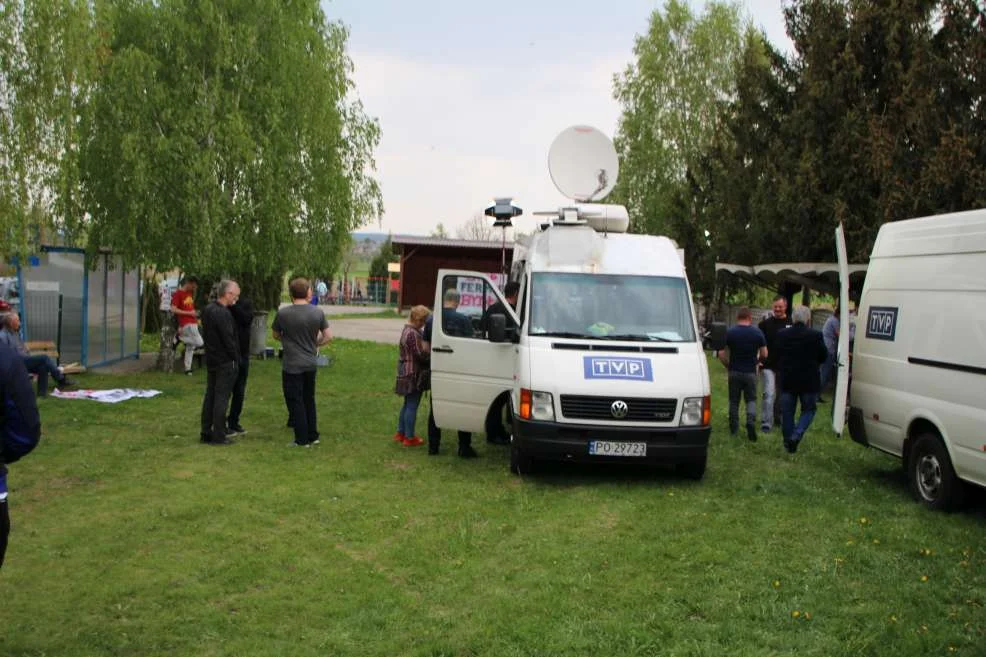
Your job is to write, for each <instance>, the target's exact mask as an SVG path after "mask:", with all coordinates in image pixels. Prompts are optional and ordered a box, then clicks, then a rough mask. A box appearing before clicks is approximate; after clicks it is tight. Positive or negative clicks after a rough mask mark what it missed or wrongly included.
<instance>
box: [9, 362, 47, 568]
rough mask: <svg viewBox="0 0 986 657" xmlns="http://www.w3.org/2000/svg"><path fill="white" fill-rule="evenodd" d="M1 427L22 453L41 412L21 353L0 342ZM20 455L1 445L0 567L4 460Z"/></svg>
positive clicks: (37, 435)
mask: <svg viewBox="0 0 986 657" xmlns="http://www.w3.org/2000/svg"><path fill="white" fill-rule="evenodd" d="M0 431H4V432H6V431H12V432H16V433H17V434H18V440H19V442H21V443H22V444H23V445H24V450H22V451H21V453H24V452H26V451H27V450H30V449H33V446H34V445H36V444H37V442H38V441H39V440H40V439H41V416H40V415H39V414H38V404H37V401H36V400H35V398H34V391H33V390H32V389H31V378H30V377H29V376H28V374H27V368H26V367H25V366H24V361H23V360H22V359H21V357H20V355H19V354H18V353H17V352H16V351H14V350H13V349H11V348H10V347H8V346H7V345H4V344H0ZM19 456H20V454H10V455H7V454H4V453H3V450H2V449H0V567H3V557H4V555H5V554H6V553H7V537H8V536H9V535H10V511H9V509H8V508H7V507H8V503H7V465H6V463H7V461H11V462H13V460H15V459H16V458H18V457H19Z"/></svg>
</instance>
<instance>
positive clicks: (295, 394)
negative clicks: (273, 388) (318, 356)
mask: <svg viewBox="0 0 986 657" xmlns="http://www.w3.org/2000/svg"><path fill="white" fill-rule="evenodd" d="M315 374H316V371H315V370H311V371H310V372H298V373H296V374H290V373H288V372H281V387H282V389H283V390H284V402H285V404H287V406H288V417H289V419H290V420H291V422H292V424H293V425H294V442H295V443H296V444H298V445H307V444H309V443H313V442H315V441H316V440H318V417H317V416H316V413H315Z"/></svg>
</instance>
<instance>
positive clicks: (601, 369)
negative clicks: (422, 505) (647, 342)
mask: <svg viewBox="0 0 986 657" xmlns="http://www.w3.org/2000/svg"><path fill="white" fill-rule="evenodd" d="M582 365H583V368H584V370H585V378H587V379H623V380H630V381H653V380H654V370H653V369H652V368H651V364H650V360H649V359H647V358H612V357H605V356H583V357H582Z"/></svg>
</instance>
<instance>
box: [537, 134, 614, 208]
mask: <svg viewBox="0 0 986 657" xmlns="http://www.w3.org/2000/svg"><path fill="white" fill-rule="evenodd" d="M548 172H549V173H550V174H551V181H552V182H554V183H555V187H557V188H558V191H559V192H561V193H562V194H564V195H565V196H567V197H568V198H570V199H572V200H574V201H578V202H590V201H598V200H600V199H603V198H605V197H606V195H607V194H609V193H610V192H611V191H613V187H615V186H616V179H617V177H618V176H619V175H620V161H619V159H618V158H617V156H616V148H614V147H613V142H612V141H610V139H609V137H607V136H606V135H604V134H603V133H601V132H600V131H599V130H596V129H595V128H593V127H591V126H587V125H576V126H572V127H571V128H568V129H567V130H564V131H563V132H562V133H561V134H560V135H558V136H557V137H555V141H554V142H553V143H552V144H551V150H550V151H548Z"/></svg>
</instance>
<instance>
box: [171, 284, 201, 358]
mask: <svg viewBox="0 0 986 657" xmlns="http://www.w3.org/2000/svg"><path fill="white" fill-rule="evenodd" d="M198 287H199V279H197V278H195V277H194V276H186V277H185V278H183V279H182V280H181V284H180V287H179V288H178V289H177V290H176V291H175V293H174V294H172V295H171V312H172V313H173V314H174V315H175V317H177V318H178V339H180V340H181V341H182V342H184V343H185V374H189V375H190V374H191V373H192V356H194V355H195V350H196V349H198V348H199V347H201V346H202V345H203V344H204V343H203V342H202V336H201V335H200V334H199V318H198V313H197V312H196V311H195V291H196V290H197V289H198Z"/></svg>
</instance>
